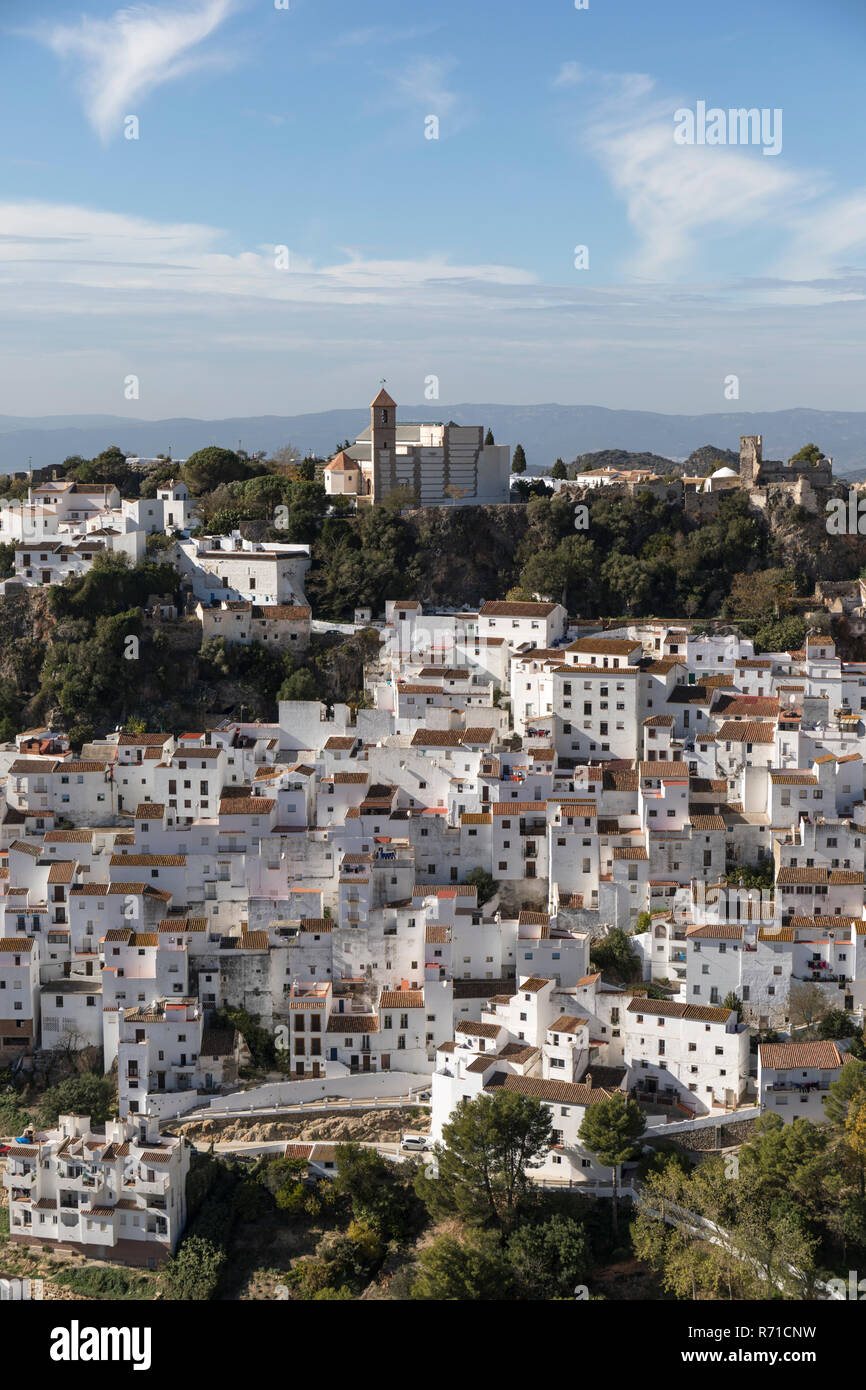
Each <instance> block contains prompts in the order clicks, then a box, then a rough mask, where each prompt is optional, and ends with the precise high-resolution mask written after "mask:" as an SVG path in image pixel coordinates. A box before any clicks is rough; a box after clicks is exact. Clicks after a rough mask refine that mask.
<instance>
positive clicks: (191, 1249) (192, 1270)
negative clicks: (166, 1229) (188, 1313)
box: [161, 1236, 226, 1301]
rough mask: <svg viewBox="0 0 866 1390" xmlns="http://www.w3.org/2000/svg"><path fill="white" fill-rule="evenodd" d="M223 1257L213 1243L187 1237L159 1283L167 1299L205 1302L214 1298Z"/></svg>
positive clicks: (164, 1270)
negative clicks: (161, 1284) (163, 1288)
mask: <svg viewBox="0 0 866 1390" xmlns="http://www.w3.org/2000/svg"><path fill="white" fill-rule="evenodd" d="M225 1262H226V1254H225V1251H224V1250H221V1249H220V1248H219V1246H218V1245H215V1244H214V1243H213V1241H210V1240H205V1239H204V1238H203V1237H202V1236H187V1237H186V1239H185V1240H184V1242H183V1244H182V1245H181V1247H180V1249H179V1250H178V1252H177V1254H176V1255H174V1256H173V1257H172V1258H171V1259H170V1260H168V1261H167V1263H166V1264H165V1266H164V1268H163V1270H162V1275H161V1278H162V1282H163V1285H164V1287H165V1291H166V1293H167V1295H168V1297H169V1298H172V1299H178V1300H183V1301H188V1300H193V1299H194V1300H196V1301H204V1300H207V1299H211V1298H213V1297H214V1295H215V1293H216V1289H217V1285H218V1284H219V1280H220V1275H221V1274H222V1271H223V1267H224V1266H225Z"/></svg>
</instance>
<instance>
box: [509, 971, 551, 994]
mask: <svg viewBox="0 0 866 1390" xmlns="http://www.w3.org/2000/svg"><path fill="white" fill-rule="evenodd" d="M549 984H550V981H549V980H545V979H542V977H541V976H540V975H530V977H529V979H528V980H524V981H523V984H521V985H518V986H517V988H518V990H519V992H520V993H521V994H538V992H539V990H542V989H544V986H545V985H549Z"/></svg>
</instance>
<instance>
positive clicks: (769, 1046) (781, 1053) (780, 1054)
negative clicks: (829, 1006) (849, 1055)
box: [758, 1042, 842, 1071]
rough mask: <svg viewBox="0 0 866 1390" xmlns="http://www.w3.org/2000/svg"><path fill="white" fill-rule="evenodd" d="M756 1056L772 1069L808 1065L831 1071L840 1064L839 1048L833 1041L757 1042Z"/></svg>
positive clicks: (782, 1069)
mask: <svg viewBox="0 0 866 1390" xmlns="http://www.w3.org/2000/svg"><path fill="white" fill-rule="evenodd" d="M758 1058H759V1060H760V1063H761V1066H762V1067H769V1068H770V1069H771V1070H772V1071H791V1070H796V1069H797V1068H808V1067H817V1068H818V1069H819V1070H820V1071H832V1070H834V1069H835V1068H836V1067H841V1065H842V1058H841V1057H840V1055H839V1050H838V1048H837V1047H836V1044H835V1043H833V1042H801V1043H759V1044H758Z"/></svg>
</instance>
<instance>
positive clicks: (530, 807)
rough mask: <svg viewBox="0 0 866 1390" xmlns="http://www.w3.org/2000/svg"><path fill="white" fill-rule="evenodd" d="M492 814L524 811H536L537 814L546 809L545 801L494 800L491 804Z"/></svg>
mask: <svg viewBox="0 0 866 1390" xmlns="http://www.w3.org/2000/svg"><path fill="white" fill-rule="evenodd" d="M490 809H491V812H492V814H493V815H494V816H511V815H523V814H524V813H525V812H526V811H536V812H538V813H539V814H540V813H541V812H544V811H546V810H547V803H546V802H545V801H494V802H493V805H492V806H491V808H490Z"/></svg>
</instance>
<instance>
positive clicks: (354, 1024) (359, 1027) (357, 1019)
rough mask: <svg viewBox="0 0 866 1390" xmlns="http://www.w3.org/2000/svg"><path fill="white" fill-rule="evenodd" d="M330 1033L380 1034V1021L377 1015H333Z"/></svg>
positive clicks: (328, 1028) (329, 1027)
mask: <svg viewBox="0 0 866 1390" xmlns="http://www.w3.org/2000/svg"><path fill="white" fill-rule="evenodd" d="M326 1031H327V1032H329V1033H378V1031H379V1020H378V1018H377V1017H376V1015H375V1014H331V1017H330V1018H329V1019H328V1027H327V1030H326Z"/></svg>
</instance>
